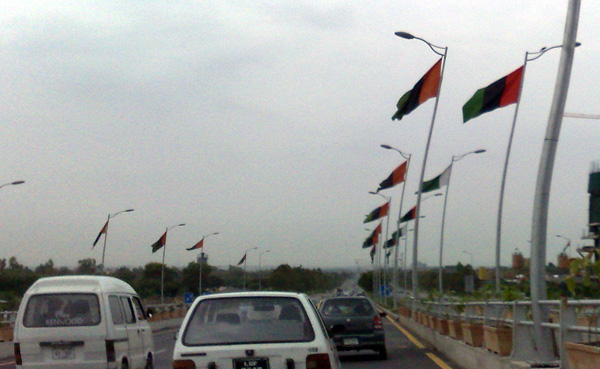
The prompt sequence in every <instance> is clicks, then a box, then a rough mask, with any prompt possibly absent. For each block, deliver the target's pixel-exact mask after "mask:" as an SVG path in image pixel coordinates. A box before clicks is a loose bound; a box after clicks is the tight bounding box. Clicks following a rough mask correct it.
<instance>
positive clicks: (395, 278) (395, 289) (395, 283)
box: [381, 145, 412, 310]
mask: <svg viewBox="0 0 600 369" xmlns="http://www.w3.org/2000/svg"><path fill="white" fill-rule="evenodd" d="M381 147H382V148H384V149H387V150H394V151H396V152H398V153H399V154H400V155H401V156H402V157H403V158H404V159H406V171H405V172H404V179H403V184H402V194H401V195H400V207H399V209H398V223H397V227H396V239H395V243H396V245H395V250H394V270H393V272H392V285H393V293H394V295H393V300H394V310H395V309H396V308H397V307H398V248H399V247H400V245H399V243H400V229H401V227H400V226H401V223H400V219H401V218H402V205H403V204H404V190H406V177H407V176H408V170H409V169H410V159H411V157H412V155H411V154H405V153H403V152H402V151H400V150H398V149H397V148H395V147H392V146H390V145H381ZM405 259H406V251H405V252H404V257H403V259H402V260H403V264H406V261H405ZM405 288H406V286H405Z"/></svg>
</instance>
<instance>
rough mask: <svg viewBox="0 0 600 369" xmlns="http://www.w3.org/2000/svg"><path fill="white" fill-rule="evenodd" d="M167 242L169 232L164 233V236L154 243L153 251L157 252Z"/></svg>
mask: <svg viewBox="0 0 600 369" xmlns="http://www.w3.org/2000/svg"><path fill="white" fill-rule="evenodd" d="M166 244H167V232H166V231H165V233H163V235H162V236H160V238H159V239H158V241H156V242H154V243H153V244H152V253H155V252H157V251H158V250H160V249H161V248H163V247H164V246H165V245H166Z"/></svg>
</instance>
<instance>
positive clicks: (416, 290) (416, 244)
mask: <svg viewBox="0 0 600 369" xmlns="http://www.w3.org/2000/svg"><path fill="white" fill-rule="evenodd" d="M395 34H396V36H398V37H401V38H404V39H407V40H412V39H416V40H419V41H422V42H424V43H425V44H427V46H429V48H430V49H431V51H433V52H434V53H435V54H437V55H440V56H441V57H442V68H441V72H440V80H439V82H438V93H437V95H436V98H435V105H434V107H433V115H432V117H431V124H430V125H429V134H428V136H427V143H426V145H425V153H424V155H423V164H422V166H421V175H420V177H419V189H418V191H417V205H416V209H415V235H414V240H413V255H412V269H413V276H412V282H413V285H412V290H413V305H415V304H416V302H417V301H418V298H419V278H418V275H417V268H418V249H419V215H420V213H421V211H420V210H421V209H420V207H421V194H422V187H423V179H424V178H425V168H426V167H427V156H428V155H429V146H430V145H431V136H432V135H433V127H434V125H435V117H436V115H437V108H438V103H439V101H440V90H441V87H442V81H443V79H444V69H445V68H446V57H447V54H448V48H447V47H441V46H436V45H433V44H431V43H430V42H428V41H426V40H424V39H422V38H420V37H415V36H413V35H411V34H410V33H406V32H396V33H395ZM414 307H415V306H413V309H412V311H415V310H416V309H414Z"/></svg>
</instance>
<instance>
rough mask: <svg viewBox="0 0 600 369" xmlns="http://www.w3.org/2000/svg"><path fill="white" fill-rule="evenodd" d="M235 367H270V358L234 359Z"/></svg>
mask: <svg viewBox="0 0 600 369" xmlns="http://www.w3.org/2000/svg"><path fill="white" fill-rule="evenodd" d="M233 368H234V369H269V359H233Z"/></svg>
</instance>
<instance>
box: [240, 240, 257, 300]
mask: <svg viewBox="0 0 600 369" xmlns="http://www.w3.org/2000/svg"><path fill="white" fill-rule="evenodd" d="M257 249H258V247H251V248H249V249H247V250H246V252H245V253H244V256H245V257H244V288H243V290H244V291H246V264H248V253H249V252H250V251H252V250H257Z"/></svg>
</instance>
